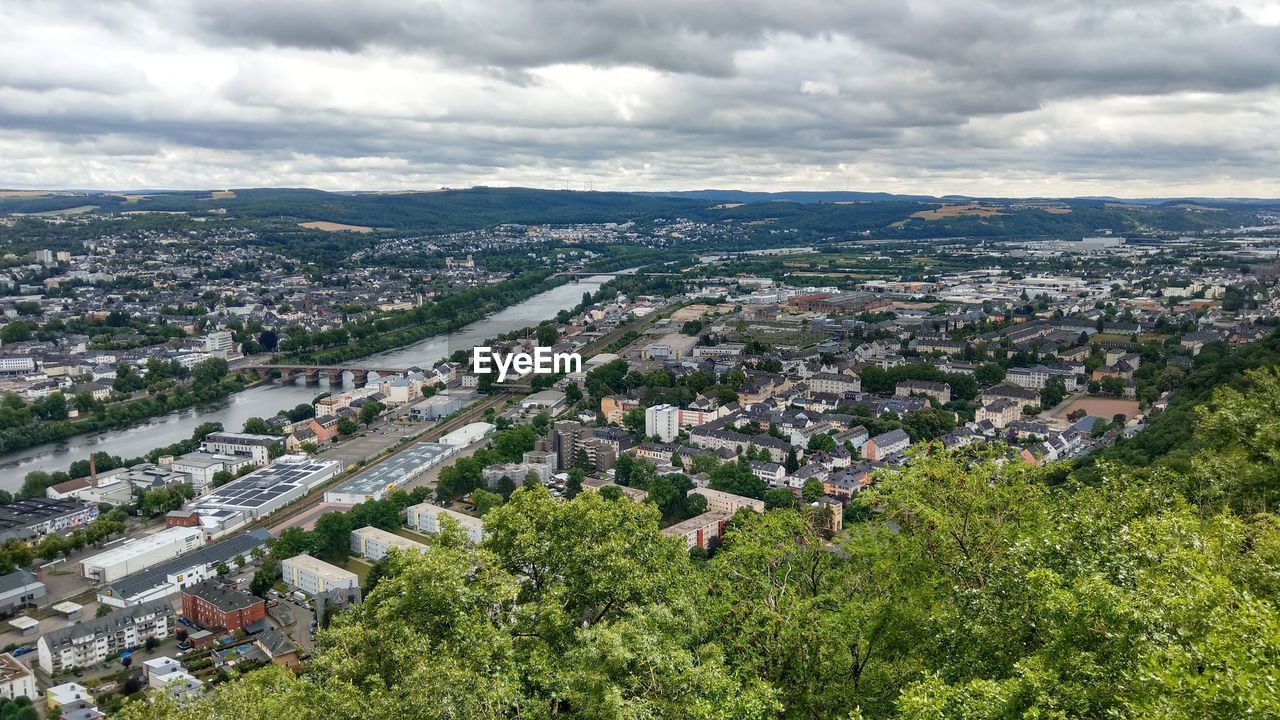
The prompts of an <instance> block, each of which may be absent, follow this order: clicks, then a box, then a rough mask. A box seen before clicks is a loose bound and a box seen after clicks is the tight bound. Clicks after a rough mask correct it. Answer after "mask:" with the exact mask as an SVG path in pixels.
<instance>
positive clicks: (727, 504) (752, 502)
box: [688, 488, 764, 515]
mask: <svg viewBox="0 0 1280 720" xmlns="http://www.w3.org/2000/svg"><path fill="white" fill-rule="evenodd" d="M688 494H689V495H701V496H702V497H704V498H706V499H707V512H722V513H728V514H729V515H733V514H734V513H736V512H738V510H740V509H742V508H744V507H745V508H751V509H752V510H755V511H756V512H758V513H762V512H764V501H763V500H757V499H755V498H749V497H743V496H742V495H734V494H733V493H727V492H723V491H721V490H712V489H711V488H694V489H692V490H690V491H689V493H688Z"/></svg>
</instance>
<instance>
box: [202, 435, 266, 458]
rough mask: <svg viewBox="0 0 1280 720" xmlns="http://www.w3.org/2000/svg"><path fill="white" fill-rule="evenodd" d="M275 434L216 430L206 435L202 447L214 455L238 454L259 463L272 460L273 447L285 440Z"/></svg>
mask: <svg viewBox="0 0 1280 720" xmlns="http://www.w3.org/2000/svg"><path fill="white" fill-rule="evenodd" d="M283 441H284V440H283V438H278V437H276V436H274V435H255V434H253V433H237V432H216V433H209V434H208V435H205V436H204V441H203V442H202V443H200V449H201V450H202V451H204V452H207V453H212V454H214V455H238V456H240V457H247V458H251V459H252V460H253V461H254V462H255V463H257V464H258V465H266V464H267V463H268V462H270V461H271V448H273V447H275V446H276V445H279V444H280V443H281V442H283Z"/></svg>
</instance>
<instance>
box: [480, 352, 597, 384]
mask: <svg viewBox="0 0 1280 720" xmlns="http://www.w3.org/2000/svg"><path fill="white" fill-rule="evenodd" d="M494 369H497V371H498V382H506V380H507V374H508V373H514V374H515V375H517V376H520V375H528V374H529V373H534V374H536V375H553V374H556V373H565V374H568V373H576V372H582V356H581V355H579V354H578V353H576V352H574V353H558V352H552V351H551V348H547V347H536V348H534V349H533V352H532V353H526V352H516V353H508V354H507V355H499V354H497V353H495V352H494V351H493V348H491V347H489V346H487V345H477V346H475V347H473V348H471V371H472V372H474V373H476V374H479V375H483V374H486V373H490V372H493V371H494Z"/></svg>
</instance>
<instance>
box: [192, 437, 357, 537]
mask: <svg viewBox="0 0 1280 720" xmlns="http://www.w3.org/2000/svg"><path fill="white" fill-rule="evenodd" d="M341 471H342V463H340V462H338V461H336V460H322V459H318V458H309V457H307V456H305V455H285V456H284V457H282V458H280V459H279V460H276V461H275V462H274V463H272V464H271V465H268V466H267V467H264V468H262V469H261V470H255V471H253V472H251V473H249V474H248V475H245V476H244V477H242V478H240V479H238V480H232V481H231V482H229V483H227V484H226V485H223V486H222V487H220V488H218V489H216V490H214V491H213V492H211V493H209V494H208V495H206V496H204V497H202V498H200V499H198V500H197V501H196V503H195V505H193V506H192V507H191V509H190V511H191V512H192V513H194V514H195V515H197V516H199V522H200V525H201V526H202V528H203V529H204V531H205V535H206V536H207V537H216V536H218V535H225V534H226V533H229V532H231V531H232V530H235V529H237V528H239V527H240V526H242V525H244V524H245V523H247V522H249V521H251V520H253V519H255V518H259V517H262V516H264V515H270V514H271V513H273V512H275V511H276V510H279V509H280V508H282V507H284V506H285V505H288V504H289V503H291V502H293V501H295V500H297V499H299V498H301V497H302V496H304V495H306V494H307V493H308V492H310V491H312V490H314V489H315V488H316V487H317V486H319V485H320V484H321V483H323V482H325V481H326V480H329V479H331V478H333V477H335V476H337V474H338V473H339V472H341Z"/></svg>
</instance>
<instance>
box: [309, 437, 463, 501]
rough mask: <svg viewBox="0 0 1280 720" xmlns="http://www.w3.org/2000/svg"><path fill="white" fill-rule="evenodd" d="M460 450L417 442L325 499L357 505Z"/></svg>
mask: <svg viewBox="0 0 1280 720" xmlns="http://www.w3.org/2000/svg"><path fill="white" fill-rule="evenodd" d="M457 452H458V448H457V447H455V446H453V445H443V444H439V443H429V442H424V443H418V444H417V445H414V446H413V447H411V448H409V449H408V450H405V451H404V452H401V453H399V454H397V455H395V456H393V457H390V458H388V459H387V460H385V461H383V462H381V463H378V465H377V466H376V467H373V468H370V469H368V470H365V471H364V472H362V473H359V474H358V475H355V476H354V477H352V478H351V479H349V480H347V481H346V482H343V483H342V484H340V485H338V486H337V487H334V488H332V489H330V490H327V491H326V492H325V494H324V501H325V502H327V503H334V504H337V505H358V504H360V503H362V502H365V501H367V500H380V499H382V497H383V496H384V495H386V494H387V493H389V492H391V491H393V490H395V489H396V488H397V487H399V486H401V485H403V484H405V483H407V482H409V481H410V480H413V479H414V478H417V477H421V476H422V474H423V473H425V472H426V471H428V470H430V469H431V468H433V467H435V466H437V465H439V464H440V463H442V462H444V461H445V460H446V459H447V458H449V457H452V456H453V455H454V454H455V453H457Z"/></svg>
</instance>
